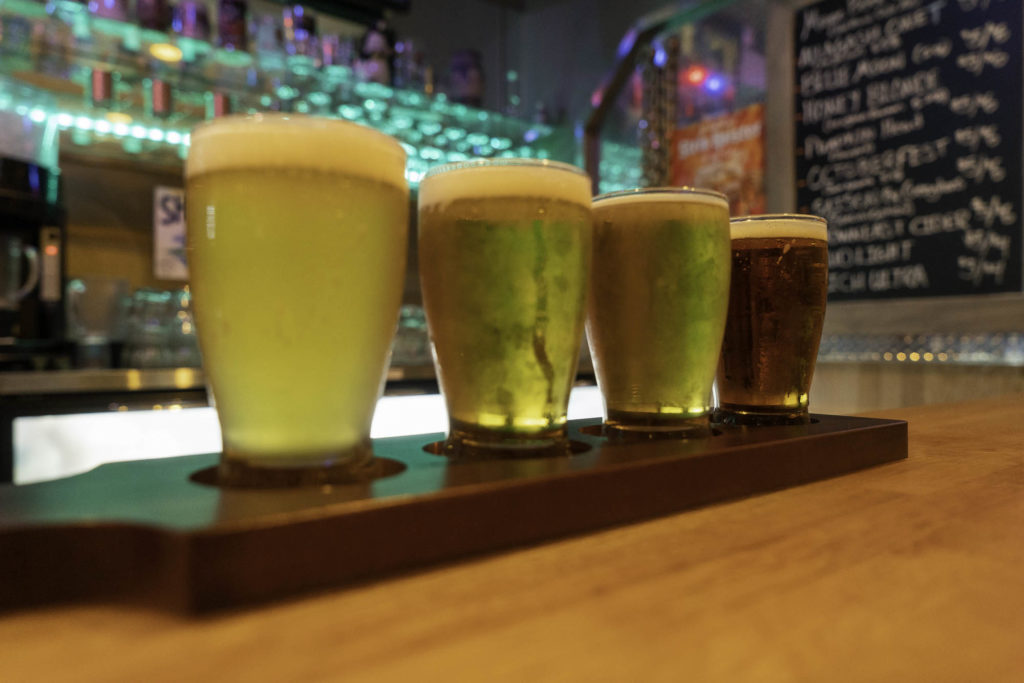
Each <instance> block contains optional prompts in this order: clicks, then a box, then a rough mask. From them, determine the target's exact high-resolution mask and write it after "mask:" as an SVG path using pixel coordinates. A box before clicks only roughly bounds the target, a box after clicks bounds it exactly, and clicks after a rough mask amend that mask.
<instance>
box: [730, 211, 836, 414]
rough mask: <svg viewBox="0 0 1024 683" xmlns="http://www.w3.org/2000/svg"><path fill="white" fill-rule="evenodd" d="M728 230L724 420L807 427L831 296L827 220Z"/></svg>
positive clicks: (791, 218) (756, 219) (746, 224)
mask: <svg viewBox="0 0 1024 683" xmlns="http://www.w3.org/2000/svg"><path fill="white" fill-rule="evenodd" d="M731 226H732V286H731V288H730V293H729V316H728V320H727V322H726V326H725V339H724V340H723V342H722V357H721V361H720V362H719V368H718V380H717V388H718V400H719V411H720V415H721V418H722V421H723V422H726V423H733V424H790V423H798V424H799V423H806V422H808V421H809V419H810V418H809V415H808V410H807V396H808V393H809V391H810V388H811V378H812V377H813V375H814V361H815V359H816V358H817V355H818V342H819V341H820V340H821V328H822V325H823V324H824V321H825V298H826V296H827V295H828V230H827V225H826V222H825V219H823V218H818V217H817V216H801V215H787V214H780V215H769V216H749V217H746V218H734V219H733V220H732V224H731Z"/></svg>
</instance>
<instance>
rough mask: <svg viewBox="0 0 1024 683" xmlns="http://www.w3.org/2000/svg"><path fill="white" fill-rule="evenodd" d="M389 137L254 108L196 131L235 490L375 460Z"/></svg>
mask: <svg viewBox="0 0 1024 683" xmlns="http://www.w3.org/2000/svg"><path fill="white" fill-rule="evenodd" d="M404 171H405V153H404V151H403V150H402V148H401V146H400V145H399V144H398V143H397V142H396V141H395V140H393V139H391V138H389V137H387V136H385V135H383V134H381V133H378V132H376V131H373V130H371V129H369V128H364V127H362V126H357V125H355V124H349V123H346V122H341V121H331V120H326V119H315V118H306V117H284V116H273V115H257V116H254V117H241V116H240V117H226V118H223V119H217V120H216V121H213V122H211V123H208V124H204V125H202V126H200V127H198V128H197V129H196V130H195V131H194V132H193V134H192V145H191V150H190V152H189V158H188V162H187V165H186V173H185V175H186V192H187V195H186V214H187V223H188V243H189V247H190V250H191V252H190V256H189V266H190V269H191V276H192V286H193V291H194V293H195V309H196V332H197V334H198V336H199V342H200V346H201V348H202V352H203V362H204V368H205V371H206V375H207V379H208V381H209V383H210V385H211V388H212V390H213V394H214V397H215V399H216V407H217V413H218V417H219V420H220V424H221V432H222V435H223V442H224V452H223V456H222V459H221V467H220V469H221V475H222V479H223V480H225V481H227V482H228V483H231V484H237V485H247V484H253V485H262V484H268V485H270V484H289V483H306V482H310V483H312V482H329V481H343V480H346V479H347V478H350V475H353V474H355V473H357V472H360V471H363V470H365V469H367V467H368V466H369V465H370V464H371V462H372V452H371V448H370V440H369V434H370V422H371V420H372V417H373V412H374V407H375V405H376V402H377V399H378V397H379V396H380V392H381V389H382V387H383V379H384V373H385V372H386V370H387V363H388V356H389V349H390V344H391V339H392V337H393V335H394V331H395V327H396V323H397V320H398V308H399V304H400V302H401V296H402V288H403V284H404V276H405V259H406V245H407V240H406V233H407V231H408V212H409V208H408V207H409V205H408V192H409V190H408V186H407V184H406V182H405V177H404Z"/></svg>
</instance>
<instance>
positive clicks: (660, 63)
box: [654, 45, 668, 69]
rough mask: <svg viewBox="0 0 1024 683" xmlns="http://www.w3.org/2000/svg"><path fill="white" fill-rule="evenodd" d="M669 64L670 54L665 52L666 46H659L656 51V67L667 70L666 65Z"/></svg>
mask: <svg viewBox="0 0 1024 683" xmlns="http://www.w3.org/2000/svg"><path fill="white" fill-rule="evenodd" d="M667 63H668V53H667V52H665V46H664V45H658V46H657V47H656V48H655V49H654V66H656V67H658V68H659V69H663V68H665V65H666V64H667Z"/></svg>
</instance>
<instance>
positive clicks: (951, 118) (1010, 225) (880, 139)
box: [795, 0, 1024, 300]
mask: <svg viewBox="0 0 1024 683" xmlns="http://www.w3.org/2000/svg"><path fill="white" fill-rule="evenodd" d="M1022 4H1024V3H1022V2H1021V0H823V1H822V2H817V3H815V4H813V5H810V6H808V7H805V8H803V9H801V10H800V11H798V12H797V13H796V26H795V28H796V33H795V35H796V51H795V61H796V140H797V150H796V153H797V160H796V169H797V204H798V206H799V209H800V211H801V212H805V213H813V214H818V215H821V216H825V217H826V218H827V219H828V220H829V297H830V299H833V300H848V299H865V298H895V297H921V296H946V295H959V294H986V293H994V292H1014V291H1016V292H1019V291H1021V288H1022V286H1021V261H1022V229H1021V214H1022V211H1024V206H1022V197H1021V194H1022V186H1021V182H1022V179H1021V163H1022V161H1021V158H1022V153H1024V151H1022V130H1024V123H1022V94H1021V93H1022V83H1024V81H1022V60H1021V29H1022V9H1021V6H1022Z"/></svg>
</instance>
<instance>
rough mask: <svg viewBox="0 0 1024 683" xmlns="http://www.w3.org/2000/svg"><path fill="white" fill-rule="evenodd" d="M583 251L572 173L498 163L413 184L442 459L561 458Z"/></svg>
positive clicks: (585, 183) (583, 197)
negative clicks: (442, 419)
mask: <svg viewBox="0 0 1024 683" xmlns="http://www.w3.org/2000/svg"><path fill="white" fill-rule="evenodd" d="M590 249H591V220H590V178H589V177H588V176H587V175H586V174H585V173H584V172H583V171H581V170H580V169H578V168H576V167H574V166H569V165H567V164H561V163H557V162H548V161H538V160H529V159H499V160H494V161H474V162H464V163H455V164H450V165H447V166H442V167H440V168H437V169H434V170H432V171H431V172H429V173H428V174H427V176H426V178H424V180H423V182H422V183H421V184H420V190H419V259H420V261H419V263H420V277H421V281H422V285H423V301H424V307H425V309H426V314H427V326H428V328H429V331H430V337H431V341H432V343H433V346H434V356H435V361H436V365H437V373H438V379H439V381H440V384H441V389H442V392H443V393H444V396H445V402H446V404H447V406H448V415H449V420H450V424H449V434H448V440H447V441H446V445H445V450H446V452H447V453H448V454H450V455H453V456H457V457H474V456H482V457H489V456H491V455H497V454H508V455H540V454H549V453H563V454H564V453H567V452H568V451H567V447H568V443H567V441H566V410H567V406H568V399H569V389H570V386H571V384H572V380H573V377H574V376H575V374H576V363H577V361H578V356H579V348H580V342H581V338H582V334H583V316H584V307H585V303H586V297H587V276H588V272H589V268H590Z"/></svg>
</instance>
